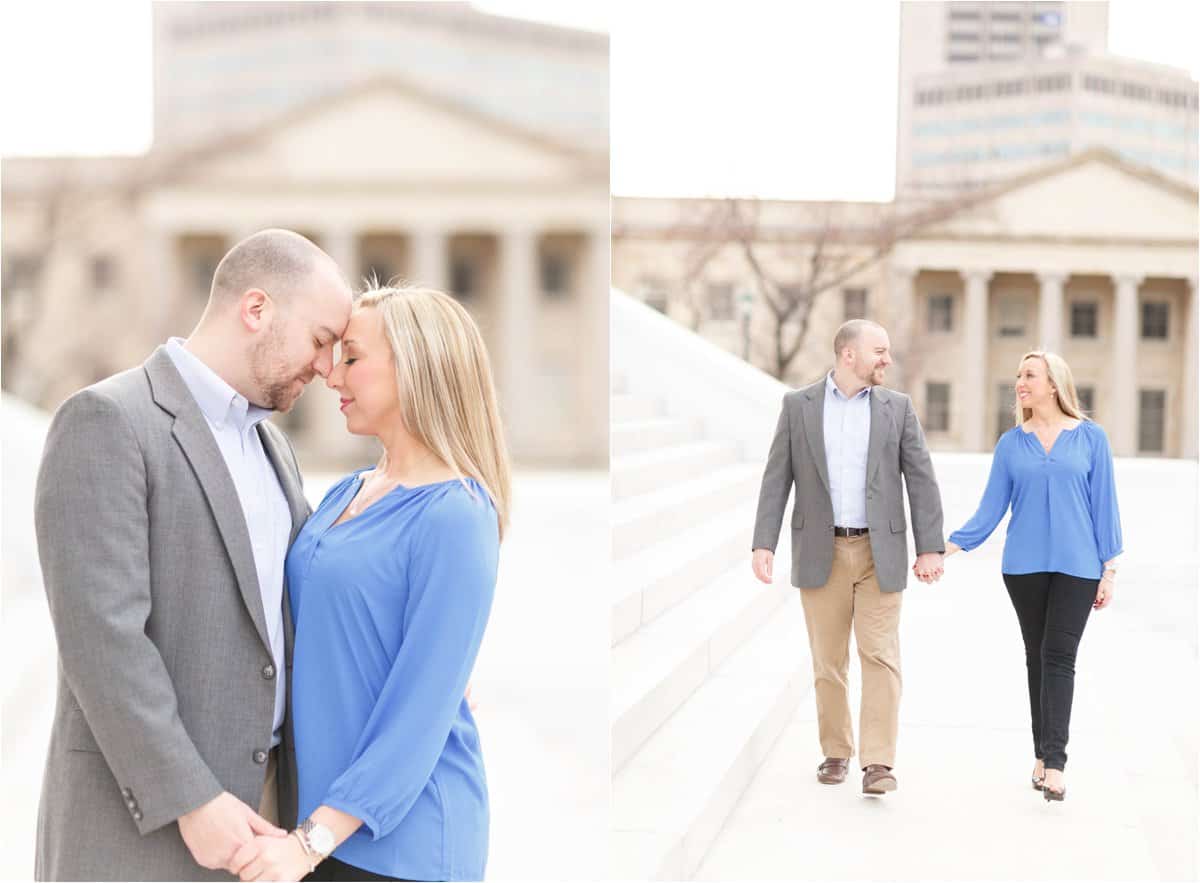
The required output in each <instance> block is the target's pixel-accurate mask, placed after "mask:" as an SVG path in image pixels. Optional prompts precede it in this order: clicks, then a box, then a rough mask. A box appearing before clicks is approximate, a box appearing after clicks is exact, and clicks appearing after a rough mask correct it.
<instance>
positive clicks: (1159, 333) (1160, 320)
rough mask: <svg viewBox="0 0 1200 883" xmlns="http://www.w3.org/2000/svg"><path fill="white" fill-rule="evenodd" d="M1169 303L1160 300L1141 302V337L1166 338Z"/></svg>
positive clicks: (1145, 338)
mask: <svg viewBox="0 0 1200 883" xmlns="http://www.w3.org/2000/svg"><path fill="white" fill-rule="evenodd" d="M1169 317H1170V304H1167V303H1163V302H1162V301H1146V302H1144V303H1143V304H1142V339H1143V340H1166V339H1167V337H1168V331H1169V328H1168V319H1169Z"/></svg>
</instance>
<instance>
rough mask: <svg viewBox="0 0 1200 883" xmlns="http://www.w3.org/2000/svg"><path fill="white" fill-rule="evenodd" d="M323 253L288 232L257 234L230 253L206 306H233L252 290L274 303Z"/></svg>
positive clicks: (219, 266)
mask: <svg viewBox="0 0 1200 883" xmlns="http://www.w3.org/2000/svg"><path fill="white" fill-rule="evenodd" d="M322 260H330V258H329V256H328V255H327V254H325V252H323V251H321V249H319V248H318V247H317V246H316V245H314V244H313V243H312V242H310V241H309V240H307V239H305V238H304V237H303V236H301V235H300V234H299V233H293V232H292V231H291V230H280V229H270V230H260V231H259V232H257V233H254V234H252V235H250V236H247V237H246V238H245V239H243V240H242V241H241V242H239V243H238V244H237V245H235V246H234V247H233V248H231V249H229V251H228V253H226V255H225V257H223V258H221V263H219V264H217V269H216V272H215V273H213V280H212V289H211V290H210V292H209V302H210V303H214V302H222V301H223V302H232V301H234V300H237V299H238V298H239V297H241V296H242V294H244V293H245V292H246V291H248V290H249V289H251V288H261V289H263V290H264V291H266V292H267V293H268V294H270V295H271V296H272V297H273V298H275V299H276V300H279V301H281V302H283V301H286V297H287V294H288V293H289V292H290V291H292V290H293V289H294V287H295V286H296V285H297V284H298V283H299V282H300V281H301V280H303V279H304V278H305V277H307V276H309V275H311V274H312V272H313V271H314V270H315V269H316V267H317V265H318V263H319V262H320V261H322Z"/></svg>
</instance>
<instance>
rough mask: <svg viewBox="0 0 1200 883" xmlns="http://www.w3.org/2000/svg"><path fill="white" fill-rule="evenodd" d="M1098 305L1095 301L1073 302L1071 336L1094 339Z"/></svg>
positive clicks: (1097, 323)
mask: <svg viewBox="0 0 1200 883" xmlns="http://www.w3.org/2000/svg"><path fill="white" fill-rule="evenodd" d="M1099 312H1100V310H1099V305H1098V304H1097V303H1096V302H1095V301H1075V302H1073V303H1072V304H1071V336H1072V337H1095V336H1096V334H1097V331H1096V329H1097V327H1098V325H1099V322H1098V319H1099Z"/></svg>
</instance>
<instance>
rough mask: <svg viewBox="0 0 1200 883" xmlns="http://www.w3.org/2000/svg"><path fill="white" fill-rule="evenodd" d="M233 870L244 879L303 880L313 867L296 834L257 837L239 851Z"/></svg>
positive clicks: (235, 856)
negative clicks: (235, 869)
mask: <svg viewBox="0 0 1200 883" xmlns="http://www.w3.org/2000/svg"><path fill="white" fill-rule="evenodd" d="M232 864H233V867H235V868H237V869H238V870H237V875H238V877H240V878H241V879H242V880H293V881H295V880H300V879H301V878H303V877H304V876H305V875H307V874H308V873H309V872H310V871H311V869H312V864H311V863H310V862H309V860H308V855H307V854H305V852H304V847H303V846H301V845H300V841H299V840H298V839H297V838H296V837H295V836H293V835H290V834H289V835H288V836H287V837H262V836H260V837H255V838H254V839H253V840H251V841H250V842H249V843H247V844H246V845H245V846H243V847H242V848H241V849H239V850H238V851H237V853H236V854H235V855H234V857H233V862H232Z"/></svg>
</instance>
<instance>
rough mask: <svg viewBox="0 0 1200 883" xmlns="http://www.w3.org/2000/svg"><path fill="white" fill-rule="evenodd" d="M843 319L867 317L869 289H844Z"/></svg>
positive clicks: (847, 320)
mask: <svg viewBox="0 0 1200 883" xmlns="http://www.w3.org/2000/svg"><path fill="white" fill-rule="evenodd" d="M842 303H843V316H844V318H843V320H842V321H844V322H849V321H850V320H851V319H865V318H867V290H866V289H865V288H846V289H843V291H842Z"/></svg>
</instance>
